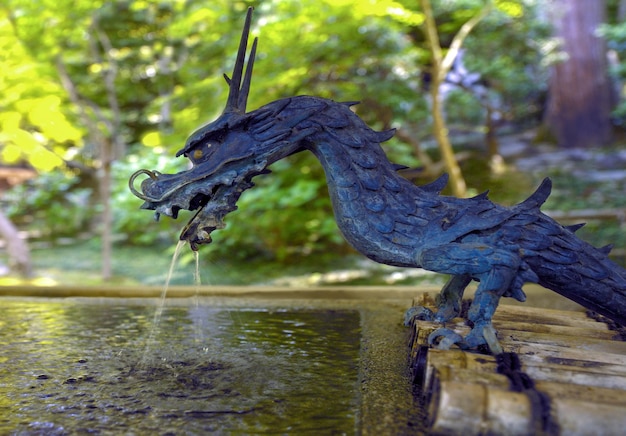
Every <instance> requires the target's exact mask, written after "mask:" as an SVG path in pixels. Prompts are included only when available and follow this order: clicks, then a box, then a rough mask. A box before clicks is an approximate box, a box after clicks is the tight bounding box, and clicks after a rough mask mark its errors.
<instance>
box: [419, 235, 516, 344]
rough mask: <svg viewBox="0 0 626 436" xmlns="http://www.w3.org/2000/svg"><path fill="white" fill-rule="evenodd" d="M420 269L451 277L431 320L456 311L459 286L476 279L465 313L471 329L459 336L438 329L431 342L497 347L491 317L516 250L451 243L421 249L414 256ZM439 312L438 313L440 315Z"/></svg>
mask: <svg viewBox="0 0 626 436" xmlns="http://www.w3.org/2000/svg"><path fill="white" fill-rule="evenodd" d="M418 261H419V262H420V264H421V265H422V267H423V268H425V269H428V270H431V271H435V272H438V273H443V274H453V275H454V277H453V278H452V279H451V280H450V282H448V284H447V285H446V286H445V287H444V288H443V290H442V292H441V296H440V298H439V307H438V312H437V314H436V315H435V317H434V319H435V320H437V321H442V322H445V321H448V320H449V319H451V318H452V317H454V316H455V315H456V314H457V313H458V309H457V308H460V300H461V298H462V295H463V289H464V288H465V286H467V284H468V283H469V282H470V280H471V279H475V280H477V281H479V286H478V289H477V290H476V294H475V296H474V301H473V302H472V305H471V306H470V310H469V312H468V320H469V322H470V324H471V325H472V330H471V332H470V333H469V334H468V335H467V336H466V337H465V338H462V337H461V336H460V335H458V334H456V333H454V332H452V331H451V330H448V329H439V330H437V331H436V332H434V333H433V334H432V335H431V338H429V341H430V342H431V343H432V342H434V341H435V340H436V339H437V338H442V339H443V341H442V342H441V343H440V347H445V348H447V347H449V346H451V345H452V344H457V345H458V346H460V347H461V348H475V347H477V346H479V345H483V344H487V345H489V347H490V348H491V350H492V351H495V350H500V347H499V344H498V343H497V340H496V339H495V334H493V327H492V326H491V318H492V316H493V314H494V312H495V310H496V308H497V307H498V302H499V301H500V297H502V296H503V295H504V294H505V293H506V292H507V291H508V290H509V288H510V286H511V283H513V280H514V279H515V277H516V275H517V273H518V270H519V266H520V263H521V260H520V258H519V255H518V254H517V253H516V252H513V251H509V250H506V249H501V248H497V247H492V246H488V245H483V244H476V243H452V244H445V245H442V246H439V247H434V248H430V249H425V250H423V251H421V252H420V253H419V255H418ZM440 312H441V314H440Z"/></svg>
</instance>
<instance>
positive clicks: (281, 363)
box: [0, 299, 361, 435]
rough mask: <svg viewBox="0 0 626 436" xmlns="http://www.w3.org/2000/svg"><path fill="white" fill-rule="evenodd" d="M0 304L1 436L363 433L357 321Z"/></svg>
mask: <svg viewBox="0 0 626 436" xmlns="http://www.w3.org/2000/svg"><path fill="white" fill-rule="evenodd" d="M1 304H2V318H1V320H0V433H2V434H7V433H9V434H46V435H55V434H58V435H65V434H87V433H90V434H126V433H128V434H161V435H166V434H206V433H210V432H216V433H230V434H277V433H289V434H354V433H355V431H357V430H356V429H357V427H358V421H359V413H360V412H359V410H360V409H359V406H360V401H361V398H360V382H359V371H358V366H359V349H360V340H361V316H360V312H359V311H358V310H349V309H342V310H327V309H323V310H316V309H310V308H301V309H298V308H295V309H281V308H270V309H267V308H266V309H259V308H237V309H228V308H223V307H210V306H205V305H202V304H197V305H193V304H192V305H189V306H177V307H165V308H164V310H163V314H162V317H161V320H160V323H159V326H158V329H157V330H156V331H154V332H153V333H152V334H151V329H152V327H153V322H152V320H153V314H154V310H155V308H154V307H146V306H142V305H128V304H124V303H122V302H121V301H120V303H117V304H115V303H113V304H110V303H107V304H101V303H100V304H99V303H97V302H89V300H84V301H80V300H64V301H55V300H43V301H38V300H17V299H3V300H2V301H1ZM149 338H151V339H150V343H149V344H147V341H148V339H149ZM146 346H147V354H145V353H146Z"/></svg>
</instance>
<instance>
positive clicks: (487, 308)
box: [129, 9, 626, 350]
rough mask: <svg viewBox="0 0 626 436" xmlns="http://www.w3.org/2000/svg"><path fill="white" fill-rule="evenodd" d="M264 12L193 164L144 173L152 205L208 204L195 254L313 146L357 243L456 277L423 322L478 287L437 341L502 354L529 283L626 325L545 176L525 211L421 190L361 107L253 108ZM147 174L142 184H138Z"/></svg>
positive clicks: (602, 267) (600, 268)
mask: <svg viewBox="0 0 626 436" xmlns="http://www.w3.org/2000/svg"><path fill="white" fill-rule="evenodd" d="M251 17H252V9H249V10H248V13H247V16H246V21H245V24H244V29H243V34H242V37H241V41H240V44H239V50H238V54H237V59H236V62H235V67H234V70H233V74H232V77H228V76H226V75H225V76H224V77H225V78H226V82H227V83H228V86H229V94H228V100H227V102H226V108H225V109H224V111H223V113H222V115H221V116H220V117H219V118H217V120H215V121H213V122H211V123H209V124H207V125H205V126H204V127H201V128H200V129H198V130H197V131H196V132H194V133H193V134H192V135H191V136H190V137H189V139H188V140H187V142H186V144H185V146H184V147H183V148H182V149H181V150H180V151H179V152H178V153H177V154H176V156H181V155H182V156H184V157H186V158H188V159H189V160H190V161H191V164H192V166H191V168H190V169H189V170H186V171H182V172H180V173H177V174H161V173H159V172H157V171H150V170H145V169H142V170H139V171H137V172H136V173H135V174H133V175H132V176H131V178H130V181H129V185H130V189H131V191H132V192H133V193H134V194H135V195H136V196H137V197H139V198H140V199H142V200H144V204H143V206H142V208H144V209H151V210H155V211H156V212H155V216H156V217H157V218H158V217H159V215H160V214H163V215H167V216H170V217H173V218H176V217H177V215H178V212H179V211H180V210H181V209H185V210H190V211H194V210H195V211H197V213H196V214H195V215H194V216H193V218H192V219H191V220H190V221H189V223H188V224H187V225H186V226H185V228H184V229H183V231H182V233H181V235H180V239H181V240H184V241H188V242H189V244H190V246H191V248H192V249H193V250H198V248H199V246H200V245H202V244H207V243H210V242H211V236H210V234H211V232H212V231H214V230H216V229H220V228H223V227H224V221H223V219H224V217H225V216H226V214H228V213H229V212H232V211H233V210H235V209H236V207H237V206H236V203H237V200H238V199H239V197H240V196H241V194H242V193H243V191H245V190H246V189H249V188H251V187H253V186H254V183H253V182H252V179H253V178H254V177H255V176H258V175H261V174H267V173H269V170H268V169H267V167H268V166H270V165H271V164H272V163H274V162H276V161H278V160H280V159H283V158H285V157H287V156H290V155H292V154H294V153H298V152H300V151H304V150H308V151H310V152H312V153H313V154H314V155H315V156H316V157H317V158H318V159H319V161H320V163H321V165H322V166H323V167H324V170H325V174H326V178H327V184H328V191H329V194H330V198H331V200H332V204H333V208H334V214H335V218H336V221H337V224H338V226H339V228H340V229H341V232H342V233H343V235H344V237H345V239H346V240H347V241H348V242H349V243H350V244H351V245H352V246H353V247H354V248H355V249H356V250H358V251H359V252H361V253H362V254H364V255H365V256H367V257H369V258H370V259H372V260H374V261H376V262H379V263H383V264H387V265H394V266H400V267H407V268H424V269H426V270H430V271H434V272H437V273H442V274H449V275H450V276H451V279H450V280H449V281H448V283H447V284H446V285H445V286H444V288H443V289H442V291H441V293H440V296H439V300H438V308H437V310H436V312H434V313H433V312H430V311H428V310H423V311H422V312H421V313H420V316H421V317H422V318H428V319H431V320H434V321H438V322H441V323H445V322H446V321H449V320H451V319H452V318H454V317H456V316H458V315H459V313H460V310H461V301H462V297H463V293H464V290H465V288H466V287H467V286H468V284H469V283H470V282H471V281H472V280H474V281H477V282H478V288H477V290H476V292H475V296H474V299H473V301H472V303H471V306H470V308H469V311H468V314H467V319H468V323H469V325H470V326H471V327H472V329H471V331H470V333H468V334H467V335H466V336H465V337H462V336H460V335H458V334H456V333H454V332H452V331H451V330H448V329H446V328H445V327H442V328H441V329H439V330H438V331H436V332H435V333H434V334H433V335H432V337H431V338H430V340H431V342H439V341H441V343H445V346H446V347H449V346H451V345H452V344H456V345H458V346H459V347H462V348H475V347H478V346H480V345H483V344H487V345H489V346H490V348H491V349H492V350H493V349H494V348H496V347H497V343H494V341H496V340H495V336H494V335H493V328H492V326H491V319H492V315H493V314H494V312H495V310H496V308H497V306H498V303H499V300H500V298H501V297H512V298H515V299H517V300H519V301H524V300H525V298H526V296H525V294H524V292H523V290H522V285H523V284H524V283H527V282H530V283H538V284H540V285H541V286H544V287H546V288H549V289H551V290H553V291H555V292H557V293H559V294H561V295H563V296H565V297H567V298H569V299H571V300H573V301H575V302H577V303H579V304H581V305H583V306H585V307H586V308H588V309H591V310H593V311H595V312H598V313H600V314H602V315H604V316H606V317H608V318H610V319H611V320H613V321H615V322H616V323H618V324H621V325H626V271H625V270H624V269H622V268H620V267H619V266H617V265H616V264H614V263H613V262H611V261H610V260H609V259H608V258H607V255H608V253H609V251H610V249H611V247H610V246H608V247H604V248H595V247H593V246H591V245H590V244H588V243H586V242H584V241H582V240H581V239H579V238H578V237H577V236H575V234H574V233H575V231H576V230H577V229H578V228H580V227H581V225H575V226H563V225H561V224H559V223H558V222H556V221H554V220H553V219H551V218H550V217H548V216H547V215H545V214H543V213H542V212H541V211H540V206H541V205H542V204H543V203H544V201H545V200H546V199H547V197H548V196H549V194H550V190H551V182H550V180H549V179H545V180H544V181H543V183H542V184H541V185H540V186H539V188H538V189H537V190H536V191H535V193H533V194H532V195H531V196H530V197H529V198H528V199H527V200H525V201H523V202H522V203H520V204H518V205H515V206H513V207H504V206H500V205H498V204H495V203H493V202H492V201H490V200H489V199H488V197H487V194H486V193H485V194H481V195H478V196H476V197H473V198H456V197H450V196H442V195H440V192H441V190H442V189H443V188H444V187H445V185H446V183H447V176H445V175H444V176H442V177H440V178H439V179H437V180H435V181H434V182H432V183H430V184H428V185H425V186H417V185H415V184H414V183H413V182H411V181H409V180H407V179H405V178H404V177H402V176H401V175H400V174H398V169H399V166H397V165H394V164H392V163H390V162H389V160H388V159H387V157H386V155H385V153H384V151H383V149H382V148H381V146H380V144H381V143H382V142H384V141H387V140H388V139H390V138H391V137H392V136H393V134H394V131H393V130H388V131H383V132H376V131H374V130H372V129H371V128H369V127H368V126H367V125H366V124H365V123H364V122H363V121H362V120H361V119H360V118H359V117H358V116H357V115H356V114H355V113H354V112H353V111H352V110H351V109H350V107H351V106H353V105H354V104H356V103H355V102H347V103H338V102H335V101H332V100H328V99H324V98H319V97H311V96H297V97H291V98H284V99H281V100H277V101H274V102H271V103H268V104H266V105H265V106H262V107H260V108H258V109H256V110H253V111H250V112H247V111H246V104H247V98H248V94H249V91H250V83H251V79H252V68H253V65H254V60H255V54H256V49H257V39H256V38H255V39H254V42H253V44H252V47H251V50H250V54H249V56H248V60H247V66H246V67H245V71H244V66H245V64H246V52H247V42H248V39H249V32H250V23H251ZM142 175H143V176H145V179H144V180H142V182H141V185H140V190H138V189H137V188H136V187H135V185H136V179H137V178H138V177H139V176H142Z"/></svg>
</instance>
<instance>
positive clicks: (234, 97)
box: [224, 7, 256, 112]
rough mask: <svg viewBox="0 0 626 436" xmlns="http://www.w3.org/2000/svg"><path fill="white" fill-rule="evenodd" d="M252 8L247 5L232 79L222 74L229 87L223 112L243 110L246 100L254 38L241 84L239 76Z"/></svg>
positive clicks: (246, 43) (243, 59) (253, 52)
mask: <svg viewBox="0 0 626 436" xmlns="http://www.w3.org/2000/svg"><path fill="white" fill-rule="evenodd" d="M253 10H254V8H252V7H249V8H248V13H247V14H246V22H245V23H244V25H243V32H242V33H241V40H240V41H239V50H238V51H237V60H236V61H235V68H234V69H233V77H232V79H231V78H229V77H228V76H226V75H224V78H225V79H226V82H227V83H228V86H229V88H230V91H229V93H228V100H227V101H226V108H225V109H224V112H245V111H246V103H247V101H248V92H249V91H250V81H251V79H252V77H251V76H252V64H253V63H254V56H255V52H256V39H255V41H254V44H253V46H252V52H251V53H250V57H249V59H248V67H247V68H246V76H245V78H244V83H243V86H241V77H242V74H243V66H244V64H245V58H246V49H247V47H248V36H249V35H250V23H251V21H252V11H253Z"/></svg>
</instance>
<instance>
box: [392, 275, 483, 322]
mask: <svg viewBox="0 0 626 436" xmlns="http://www.w3.org/2000/svg"><path fill="white" fill-rule="evenodd" d="M471 281H472V278H471V277H470V276H468V275H458V276H457V275H454V276H452V277H451V278H450V280H448V282H447V283H446V285H445V286H444V287H443V289H441V292H440V293H439V295H438V297H437V312H433V311H432V310H430V309H429V308H428V307H424V306H413V307H411V308H410V309H409V310H407V311H406V314H405V315H404V325H405V326H407V327H408V326H410V325H411V321H412V320H414V319H420V320H424V321H436V322H446V321H450V320H451V319H453V318H456V317H457V316H459V314H460V313H461V303H462V300H463V293H464V292H465V288H466V287H467V285H468V284H469V283H470V282H471Z"/></svg>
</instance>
